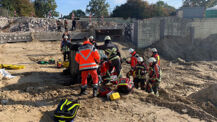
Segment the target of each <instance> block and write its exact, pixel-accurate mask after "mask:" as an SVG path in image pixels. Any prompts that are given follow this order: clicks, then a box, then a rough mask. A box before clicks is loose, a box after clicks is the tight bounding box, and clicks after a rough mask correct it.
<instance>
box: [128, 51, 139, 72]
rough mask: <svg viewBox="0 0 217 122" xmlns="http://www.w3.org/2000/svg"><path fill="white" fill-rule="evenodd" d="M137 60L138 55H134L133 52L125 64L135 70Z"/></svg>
mask: <svg viewBox="0 0 217 122" xmlns="http://www.w3.org/2000/svg"><path fill="white" fill-rule="evenodd" d="M137 58H138V55H137V54H136V52H133V54H132V56H131V59H130V61H128V62H127V63H130V65H131V68H135V67H136V65H137Z"/></svg>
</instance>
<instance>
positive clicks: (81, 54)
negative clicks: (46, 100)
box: [75, 39, 100, 97]
mask: <svg viewBox="0 0 217 122" xmlns="http://www.w3.org/2000/svg"><path fill="white" fill-rule="evenodd" d="M75 60H76V62H78V64H79V70H80V71H81V77H82V78H81V93H80V95H83V94H87V93H86V89H87V77H88V74H90V75H91V77H92V79H93V97H96V96H97V90H98V75H97V68H98V65H97V64H98V63H99V62H100V55H99V53H98V51H97V49H96V48H95V47H94V46H93V45H92V43H91V42H90V41H89V40H88V39H86V41H84V42H83V45H82V46H81V47H79V48H78V52H77V53H76V56H75Z"/></svg>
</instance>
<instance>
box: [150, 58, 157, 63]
mask: <svg viewBox="0 0 217 122" xmlns="http://www.w3.org/2000/svg"><path fill="white" fill-rule="evenodd" d="M154 62H157V60H156V59H155V58H153V57H151V58H149V59H148V63H154Z"/></svg>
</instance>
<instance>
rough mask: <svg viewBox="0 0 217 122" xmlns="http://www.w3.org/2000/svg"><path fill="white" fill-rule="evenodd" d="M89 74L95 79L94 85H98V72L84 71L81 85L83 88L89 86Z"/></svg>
mask: <svg viewBox="0 0 217 122" xmlns="http://www.w3.org/2000/svg"><path fill="white" fill-rule="evenodd" d="M88 74H90V75H91V77H92V79H93V84H98V80H99V79H98V74H97V70H96V69H94V70H87V71H82V72H81V84H82V86H85V85H87V77H88Z"/></svg>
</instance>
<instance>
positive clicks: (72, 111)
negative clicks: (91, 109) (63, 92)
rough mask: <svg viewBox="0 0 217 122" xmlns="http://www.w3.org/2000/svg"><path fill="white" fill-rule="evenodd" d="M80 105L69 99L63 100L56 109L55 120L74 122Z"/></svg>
mask: <svg viewBox="0 0 217 122" xmlns="http://www.w3.org/2000/svg"><path fill="white" fill-rule="evenodd" d="M79 108H80V105H79V104H78V103H77V102H72V101H70V100H68V99H65V100H62V101H61V102H60V103H59V105H58V107H57V109H56V110H55V111H54V121H55V122H73V120H74V119H75V117H76V114H77V111H78V109H79Z"/></svg>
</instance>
